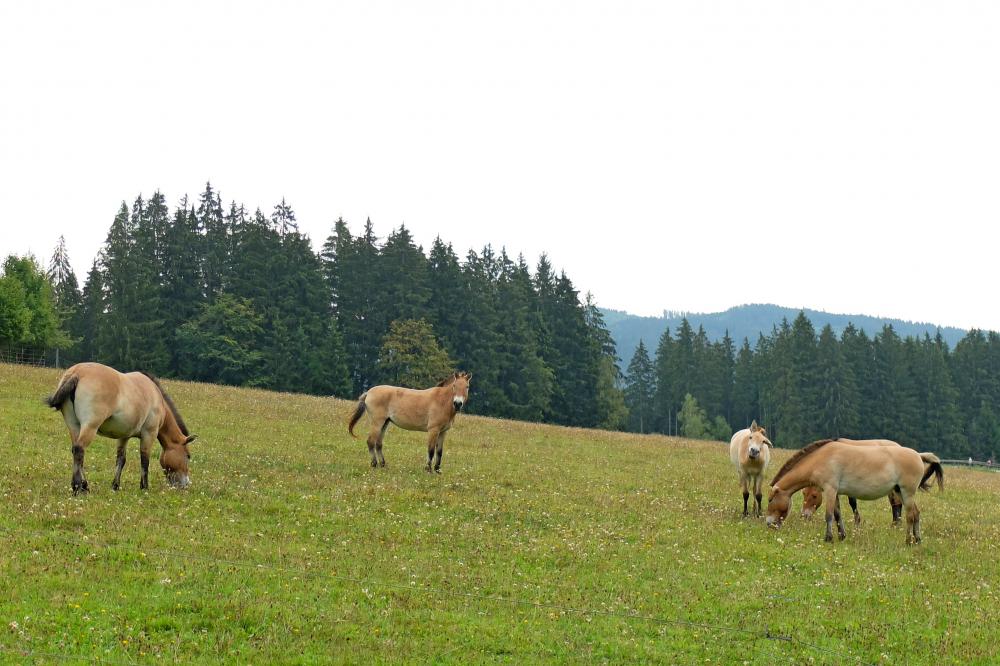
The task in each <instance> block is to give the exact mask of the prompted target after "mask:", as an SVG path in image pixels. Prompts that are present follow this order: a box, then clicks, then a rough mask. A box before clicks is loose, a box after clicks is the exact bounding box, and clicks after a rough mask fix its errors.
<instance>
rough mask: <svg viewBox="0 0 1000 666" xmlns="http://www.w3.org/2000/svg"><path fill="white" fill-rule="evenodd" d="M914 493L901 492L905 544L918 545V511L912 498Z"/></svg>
mask: <svg viewBox="0 0 1000 666" xmlns="http://www.w3.org/2000/svg"><path fill="white" fill-rule="evenodd" d="M915 491H916V488H914V493H908V492H905V491H901V492H900V495H902V497H903V510H904V511H906V544H907V545H910V544H911V543H920V509H918V508H917V503H916V501H915V500H914V498H913V495H914V494H915Z"/></svg>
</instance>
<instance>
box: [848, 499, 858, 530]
mask: <svg viewBox="0 0 1000 666" xmlns="http://www.w3.org/2000/svg"><path fill="white" fill-rule="evenodd" d="M847 503H848V504H850V505H851V511H853V512H854V524H855V526H857V525H860V524H861V512H860V511H858V500H857V498H855V497H848V498H847Z"/></svg>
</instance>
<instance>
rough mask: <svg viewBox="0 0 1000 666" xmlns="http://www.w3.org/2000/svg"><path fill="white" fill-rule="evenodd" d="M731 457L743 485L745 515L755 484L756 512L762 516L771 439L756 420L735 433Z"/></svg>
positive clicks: (730, 452)
mask: <svg viewBox="0 0 1000 666" xmlns="http://www.w3.org/2000/svg"><path fill="white" fill-rule="evenodd" d="M729 459H730V460H732V462H733V465H735V466H736V471H737V473H739V475H740V485H741V486H742V487H743V517H744V518H745V517H746V516H747V500H748V499H749V498H750V486H751V485H752V486H753V497H754V512H753V515H754V516H755V517H757V518H760V500H761V492H760V489H761V485H762V484H763V482H764V471H765V470H766V469H767V465H768V463H770V462H771V441H770V440H769V439H768V438H767V437H766V432H765V431H764V429H763V428H762V427H760V426H759V425H757V421H756V420H755V421H754V422H753V423H751V424H750V427H749V428H744V429H743V430H740V431H738V432H737V433H735V434H734V435H733V438H732V439H731V440H730V441H729Z"/></svg>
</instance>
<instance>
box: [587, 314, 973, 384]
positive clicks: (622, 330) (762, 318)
mask: <svg viewBox="0 0 1000 666" xmlns="http://www.w3.org/2000/svg"><path fill="white" fill-rule="evenodd" d="M800 311H804V312H805V313H806V316H807V317H808V318H809V321H811V322H812V324H813V326H814V327H815V328H816V333H817V334H818V333H819V332H820V330H822V328H823V327H824V326H826V325H827V324H830V326H831V327H833V330H834V332H835V333H836V334H837V336H838V337H839V336H840V334H841V333H843V331H844V329H845V328H847V325H848V324H854V326H855V327H856V328H859V329H862V330H864V331H865V333H867V334H868V335H869V336H874V335H875V334H876V333H878V332H879V331H881V330H882V328H883V327H884V326H885V325H886V324H892V327H893V328H894V329H895V330H896V333H898V334H899V335H900V337H904V338H905V337H907V336H914V337H917V336H920V337H922V336H923V335H924V333H928V334H930V335H931V336H932V337H933V336H934V335H936V334H937V332H938V331H940V332H941V337H943V338H944V340H945V341H946V342H947V343H948V346H949V347H950V348H952V349H954V348H955V345H956V344H957V343H958V341H959V340H961V339H962V338H963V337H964V336H965V334H966V332H967V331H965V330H963V329H960V328H955V327H952V326H937V325H935V324H930V323H926V322H912V321H905V320H902V319H890V318H887V317H873V316H870V315H858V314H852V315H849V314H834V313H830V312H822V311H820V310H810V309H807V308H786V307H782V306H780V305H772V304H769V303H768V304H758V303H754V304H748V305H738V306H736V307H733V308H729V309H728V310H726V311H725V312H712V313H696V312H692V313H679V312H664V315H663V316H662V317H642V316H639V315H633V314H629V313H627V312H623V311H621V310H612V309H609V308H601V312H602V314H603V315H604V321H605V323H606V324H607V325H608V329H609V330H610V331H611V336H612V337H613V338H614V339H615V344H616V346H617V347H618V355H619V356H620V357H621V358H622V368H623V369H624V367H626V366H627V365H628V362H629V361H630V360H631V359H632V354H633V353H634V352H635V348H636V347H637V346H638V345H639V340H640V339H642V340H643V341H644V342H645V343H646V348H647V349H649V354H650V356H652V355H653V353H654V352H655V350H656V345H657V343H658V342H659V340H660V336H661V335H663V331H664V330H665V329H666V328H668V327H669V328H670V330H671V332H674V331H676V330H677V327H678V326H680V323H681V320H682V319H684V318H685V317H686V318H687V320H688V322H690V324H691V326H692V327H693V328H694V329H695V330H698V327H699V326H703V327H704V328H705V333H706V334H707V335H708V339H709V340H712V341H715V340H721V339H722V338H723V337H724V336H725V334H726V331H727V330H728V331H729V336H730V337H731V338H732V339H733V341H734V343H735V344H736V346H737V347H739V346H740V345H742V344H743V338H747V339H749V340H750V345H751V346H753V345H754V344H756V342H757V338H758V336H760V334H761V333H764V334H768V333H770V332H771V329H772V328H773V327H774V326H778V325H780V324H781V320H782V319H787V320H788V321H789V322H791V321H792V320H794V319H795V317H797V316H798V314H799V312H800Z"/></svg>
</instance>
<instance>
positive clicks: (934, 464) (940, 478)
mask: <svg viewBox="0 0 1000 666" xmlns="http://www.w3.org/2000/svg"><path fill="white" fill-rule="evenodd" d="M920 457H921V458H922V459H923V461H924V462H925V463H927V470H926V471H925V472H924V477H923V478H922V479H920V489H921V490H930V489H931V487H930V486H928V485H927V479H929V478H931V476H936V477H937V484H938V490H942V491H943V490H944V468H943V467H942V466H941V461H940V460H939V459H938V457H937V456H936V455H934V454H933V453H921V454H920Z"/></svg>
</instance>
